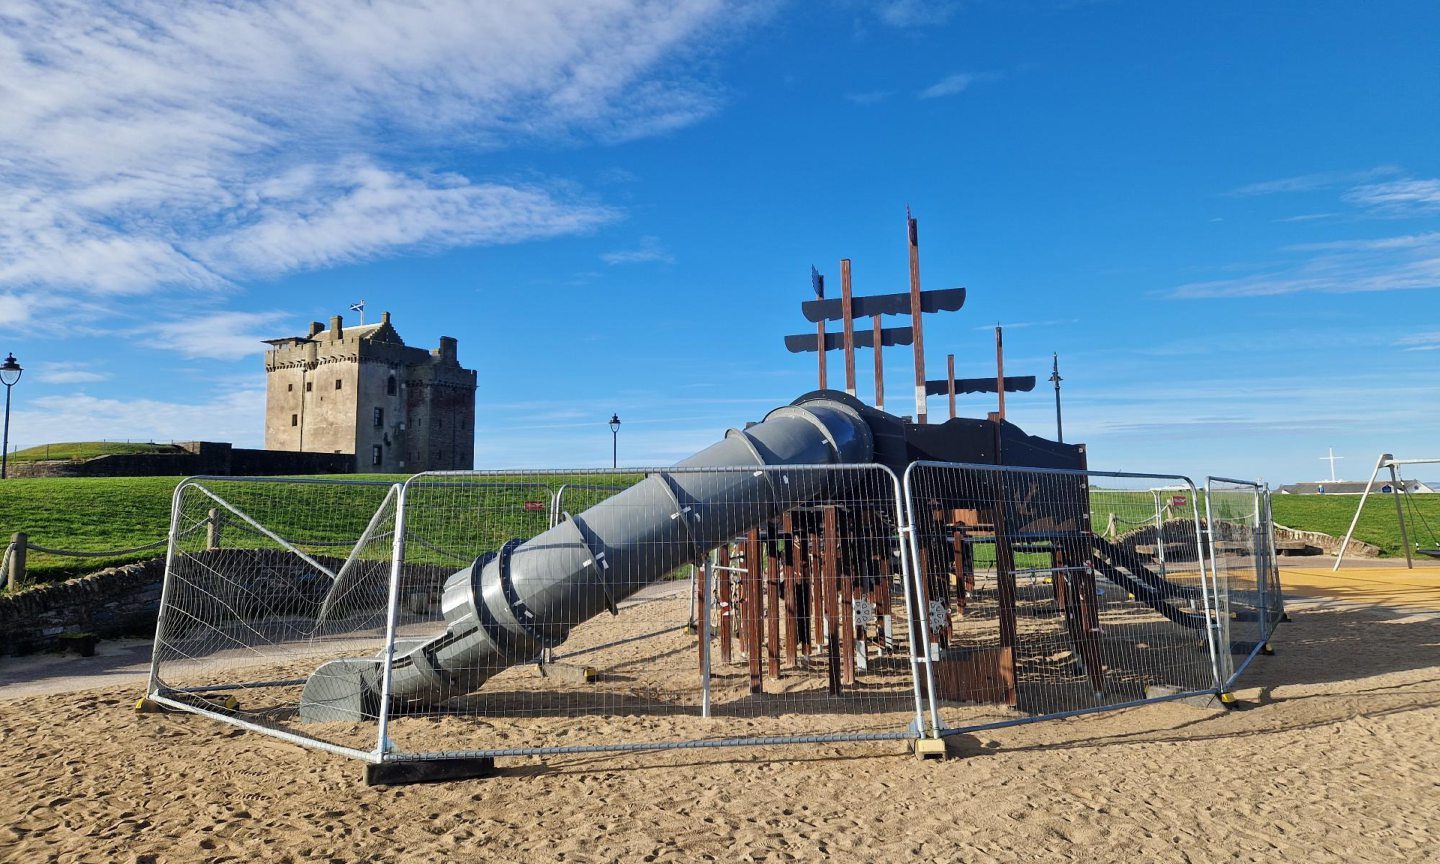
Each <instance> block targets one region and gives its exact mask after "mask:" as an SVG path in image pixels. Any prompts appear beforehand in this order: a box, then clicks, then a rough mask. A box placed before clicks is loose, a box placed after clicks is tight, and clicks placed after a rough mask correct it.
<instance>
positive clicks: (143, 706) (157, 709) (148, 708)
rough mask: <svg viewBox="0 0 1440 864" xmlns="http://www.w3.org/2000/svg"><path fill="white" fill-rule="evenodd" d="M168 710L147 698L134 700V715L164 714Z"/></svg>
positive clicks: (142, 697)
mask: <svg viewBox="0 0 1440 864" xmlns="http://www.w3.org/2000/svg"><path fill="white" fill-rule="evenodd" d="M169 711H170V709H169V708H166V707H165V706H164V705H161V704H160V703H159V702H156V701H155V700H154V699H151V698H150V697H149V696H141V697H140V698H139V699H137V700H135V713H136V714H166V713H169Z"/></svg>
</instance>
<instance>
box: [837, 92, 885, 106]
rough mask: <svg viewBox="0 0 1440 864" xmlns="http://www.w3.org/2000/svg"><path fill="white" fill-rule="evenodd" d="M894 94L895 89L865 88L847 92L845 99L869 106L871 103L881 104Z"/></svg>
mask: <svg viewBox="0 0 1440 864" xmlns="http://www.w3.org/2000/svg"><path fill="white" fill-rule="evenodd" d="M894 95H895V91H893V90H864V91H861V92H859V93H846V94H845V101H847V102H851V103H853V104H855V105H859V106H861V107H865V108H868V107H870V106H871V105H879V104H880V103H881V102H884V101H885V100H886V99H889V98H890V97H891V96H894Z"/></svg>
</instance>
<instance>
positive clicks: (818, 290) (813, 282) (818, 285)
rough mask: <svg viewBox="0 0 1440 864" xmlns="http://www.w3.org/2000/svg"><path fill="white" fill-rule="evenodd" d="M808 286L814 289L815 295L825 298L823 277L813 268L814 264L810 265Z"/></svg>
mask: <svg viewBox="0 0 1440 864" xmlns="http://www.w3.org/2000/svg"><path fill="white" fill-rule="evenodd" d="M810 287H811V288H814V289H815V296H816V297H819V298H820V299H821V300H824V299H825V277H824V276H821V275H820V271H819V270H816V269H815V265H814V264H811V265H810Z"/></svg>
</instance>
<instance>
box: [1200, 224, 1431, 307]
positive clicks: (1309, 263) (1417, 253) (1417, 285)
mask: <svg viewBox="0 0 1440 864" xmlns="http://www.w3.org/2000/svg"><path fill="white" fill-rule="evenodd" d="M1401 239H1404V238H1391V243H1392V244H1393V241H1396V240H1401ZM1386 244H1387V241H1383V240H1370V241H1352V242H1349V243H1340V244H1324V243H1320V244H1312V246H1311V248H1317V249H1319V250H1320V251H1319V254H1315V255H1312V256H1310V257H1308V258H1305V259H1303V260H1301V261H1300V262H1298V263H1296V264H1295V265H1293V266H1291V267H1288V268H1285V269H1280V270H1276V271H1272V272H1270V273H1259V274H1253V275H1249V276H1244V277H1241V278H1238V279H1218V280H1213V281H1209V282H1191V283H1189V284H1186V285H1181V286H1180V287H1178V288H1176V289H1175V290H1174V291H1173V292H1172V294H1171V296H1173V297H1178V298H1190V299H1195V298H1217V297H1270V296H1276V295H1282V294H1300V293H1321V294H1352V293H1358V292H1372V291H1412V290H1417V289H1423V288H1440V234H1437V235H1433V236H1432V239H1431V240H1430V241H1429V242H1424V243H1411V244H1409V245H1403V244H1394V245H1386Z"/></svg>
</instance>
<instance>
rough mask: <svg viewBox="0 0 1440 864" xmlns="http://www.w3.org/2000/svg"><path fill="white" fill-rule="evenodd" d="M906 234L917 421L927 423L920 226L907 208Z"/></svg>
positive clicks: (922, 424) (921, 423) (922, 423)
mask: <svg viewBox="0 0 1440 864" xmlns="http://www.w3.org/2000/svg"><path fill="white" fill-rule="evenodd" d="M905 227H906V235H907V237H908V239H909V241H910V329H911V330H912V331H913V332H914V336H915V422H916V423H919V424H920V425H921V426H924V425H925V328H924V325H922V324H921V323H920V322H921V318H922V315H923V313H922V312H921V311H920V227H919V225H918V224H917V223H916V222H915V219H914V217H912V216H911V215H910V208H909V207H906V208H905Z"/></svg>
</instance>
